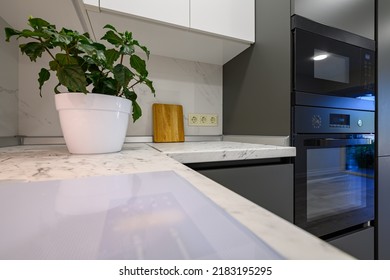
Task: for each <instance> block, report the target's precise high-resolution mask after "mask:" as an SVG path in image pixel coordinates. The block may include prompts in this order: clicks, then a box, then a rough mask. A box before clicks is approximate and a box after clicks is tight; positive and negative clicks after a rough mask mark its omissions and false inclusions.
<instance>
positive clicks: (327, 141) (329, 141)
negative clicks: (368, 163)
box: [305, 138, 373, 147]
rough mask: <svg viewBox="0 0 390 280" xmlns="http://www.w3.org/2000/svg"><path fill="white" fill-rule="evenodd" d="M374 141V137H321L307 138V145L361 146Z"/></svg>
mask: <svg viewBox="0 0 390 280" xmlns="http://www.w3.org/2000/svg"><path fill="white" fill-rule="evenodd" d="M372 143H373V140H372V139H368V138H363V139H336V138H321V139H308V140H305V146H316V147H335V146H360V145H370V144H372Z"/></svg>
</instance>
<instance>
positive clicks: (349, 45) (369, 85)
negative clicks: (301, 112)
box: [292, 15, 375, 109]
mask: <svg viewBox="0 0 390 280" xmlns="http://www.w3.org/2000/svg"><path fill="white" fill-rule="evenodd" d="M292 38H293V44H292V45H293V79H292V90H293V93H294V95H293V96H294V102H295V103H300V104H302V105H311V104H310V103H309V102H310V101H311V100H312V99H313V98H314V99H316V100H317V101H316V102H317V104H318V102H322V101H321V97H328V96H337V97H346V98H353V99H360V100H369V101H370V100H373V99H374V98H375V42H374V41H373V40H370V39H367V38H364V37H361V36H359V35H356V34H352V33H350V32H347V31H343V30H340V29H336V28H332V27H329V26H325V25H322V24H319V23H316V22H313V21H310V20H308V19H306V18H303V17H300V16H296V15H295V16H293V18H292ZM308 103H309V104H308ZM314 106H316V105H314ZM371 109H374V108H371Z"/></svg>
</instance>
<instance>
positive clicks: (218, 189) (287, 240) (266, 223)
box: [0, 144, 352, 260]
mask: <svg viewBox="0 0 390 280" xmlns="http://www.w3.org/2000/svg"><path fill="white" fill-rule="evenodd" d="M0 164H1V169H0V181H3V182H6V181H44V180H57V179H71V178H81V177H88V176H98V175H99V176H100V175H117V174H130V173H138V172H152V171H166V170H174V171H175V172H176V173H177V174H179V175H180V176H182V177H183V178H185V179H186V180H187V181H188V182H190V183H191V184H192V185H193V186H194V187H195V188H197V189H198V190H199V191H201V192H202V193H203V194H205V195H206V196H207V197H209V198H210V199H211V200H212V201H213V202H214V203H216V204H217V205H218V206H220V207H221V208H222V209H224V210H225V211H227V213H229V214H230V215H231V216H232V217H234V218H235V219H236V220H238V221H239V222H240V223H241V224H243V225H244V226H246V227H247V228H248V229H249V230H251V231H252V232H253V233H254V234H256V235H257V236H259V237H260V238H261V239H262V240H263V241H265V242H266V243H267V244H268V245H269V246H271V247H272V248H273V249H274V250H276V251H277V252H278V253H279V254H281V255H282V256H284V257H285V258H287V259H337V260H339V259H352V257H350V256H349V255H347V254H345V253H343V252H342V251H340V250H338V249H336V248H334V247H333V246H331V245H329V244H327V243H326V242H323V241H322V240H320V239H318V238H316V237H314V236H313V235H311V234H309V233H307V232H305V231H303V230H302V229H300V228H298V227H296V226H294V225H292V224H291V223H289V222H287V221H285V220H284V219H282V218H280V217H278V216H276V215H274V214H272V213H271V212H269V211H267V210H265V209H264V208H262V207H260V206H258V205H256V204H254V203H252V202H250V201H248V200H247V199H245V198H243V197H241V196H239V195H237V194H236V193H234V192H232V191H230V190H228V189H227V188H225V187H223V186H221V185H220V184H217V183H216V182H214V181H212V180H210V179H208V178H206V177H204V176H203V175H201V174H199V173H197V172H195V171H193V170H191V169H190V168H188V167H186V166H184V165H182V164H181V163H179V162H178V161H176V160H175V159H173V158H170V157H169V156H167V155H165V154H163V153H161V152H159V151H157V150H156V149H154V148H152V147H150V146H148V145H147V144H125V145H124V148H123V150H122V151H121V152H118V153H113V154H100V155H72V154H69V152H68V151H67V149H66V147H65V146H61V145H48V146H15V147H7V148H0ZM0 236H1V233H0Z"/></svg>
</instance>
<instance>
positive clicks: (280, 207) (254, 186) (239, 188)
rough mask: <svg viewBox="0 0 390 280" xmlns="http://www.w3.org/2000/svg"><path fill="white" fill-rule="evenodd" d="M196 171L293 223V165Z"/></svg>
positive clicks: (215, 168)
mask: <svg viewBox="0 0 390 280" xmlns="http://www.w3.org/2000/svg"><path fill="white" fill-rule="evenodd" d="M197 171H198V172H200V173H201V174H203V175H205V176H206V177H209V178H210V179H212V180H214V181H216V182H218V183H220V184H221V185H223V186H225V187H227V188H228V189H230V190H232V191H234V192H236V193H237V194H239V195H241V196H243V197H245V198H247V199H249V200H251V201H252V202H254V203H256V204H258V205H260V206H262V207H263V208H266V209H267V210H269V211H271V212H273V213H275V214H276V215H278V216H280V217H282V218H284V219H286V220H288V221H290V222H293V218H294V217H293V214H294V212H293V202H294V200H293V195H294V193H293V191H294V190H293V165H292V164H276V165H254V166H236V167H222V168H218V167H214V168H208V169H200V170H197Z"/></svg>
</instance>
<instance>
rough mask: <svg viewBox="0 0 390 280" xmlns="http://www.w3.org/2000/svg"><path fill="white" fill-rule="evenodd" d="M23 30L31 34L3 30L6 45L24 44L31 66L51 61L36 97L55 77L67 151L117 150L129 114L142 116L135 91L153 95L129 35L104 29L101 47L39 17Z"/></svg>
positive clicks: (40, 78)
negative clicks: (13, 41) (14, 41)
mask: <svg viewBox="0 0 390 280" xmlns="http://www.w3.org/2000/svg"><path fill="white" fill-rule="evenodd" d="M28 25H29V26H30V27H31V28H30V29H24V30H16V29H13V28H5V33H6V41H9V40H10V38H11V37H14V36H15V37H16V39H22V38H25V39H27V40H26V42H22V43H20V44H19V47H20V50H21V52H22V54H26V55H27V56H28V57H29V58H30V60H31V61H32V62H36V60H37V58H39V57H41V56H42V54H43V53H47V54H48V55H49V56H50V58H51V60H50V62H49V67H48V68H42V69H41V70H40V72H39V75H38V85H39V94H40V96H41V97H42V86H43V85H44V84H45V82H46V81H48V80H49V79H50V76H51V75H50V72H55V74H56V77H57V80H58V83H57V85H56V86H55V87H54V93H56V95H55V103H56V108H57V110H58V112H59V116H60V123H61V128H62V131H63V134H64V138H65V142H66V145H67V147H68V150H69V151H70V152H71V153H78V154H89V153H108V152H116V151H119V150H121V149H122V145H123V142H124V139H125V137H126V131H127V124H128V118H129V114H130V111H132V118H133V121H134V122H135V121H136V120H137V119H138V118H139V117H140V116H141V115H142V110H141V108H140V106H139V104H138V103H137V94H136V91H135V87H136V86H138V85H141V84H144V85H146V86H147V87H148V88H149V89H150V91H151V92H152V93H153V94H154V93H155V89H154V87H153V82H152V81H151V80H149V79H148V71H147V69H146V62H145V60H144V59H142V58H141V57H140V56H138V55H137V54H136V51H141V52H142V53H144V54H145V55H146V58H147V59H149V50H148V49H147V48H146V47H145V46H143V45H141V44H139V42H138V41H137V40H135V39H134V38H133V37H132V33H131V32H128V31H125V32H118V31H117V30H116V29H115V27H113V26H112V25H109V24H107V25H106V26H105V27H104V28H105V29H107V32H106V33H105V35H104V36H103V37H102V38H101V40H102V41H103V42H104V44H103V43H99V42H96V41H93V40H91V38H90V36H89V34H88V33H84V34H81V33H79V32H77V31H75V30H70V29H66V28H62V29H61V30H57V29H56V26H55V25H53V24H51V23H49V22H47V21H46V20H44V19H41V18H33V17H30V18H29V19H28ZM61 91H63V93H61ZM87 93H88V94H87ZM131 108H132V109H131Z"/></svg>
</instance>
